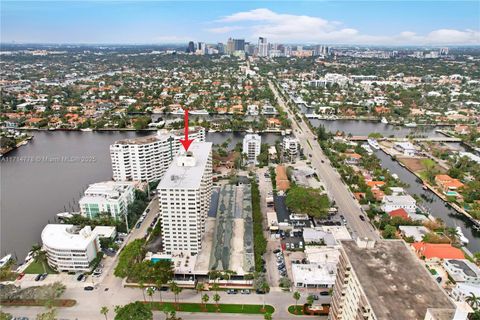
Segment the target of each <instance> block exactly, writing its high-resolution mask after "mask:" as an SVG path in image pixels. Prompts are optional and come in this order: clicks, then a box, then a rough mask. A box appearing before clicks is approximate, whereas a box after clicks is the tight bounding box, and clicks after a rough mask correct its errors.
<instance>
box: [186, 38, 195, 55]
mask: <svg viewBox="0 0 480 320" xmlns="http://www.w3.org/2000/svg"><path fill="white" fill-rule="evenodd" d="M193 52H195V43H194V42H193V41H190V42H189V43H188V47H187V53H193Z"/></svg>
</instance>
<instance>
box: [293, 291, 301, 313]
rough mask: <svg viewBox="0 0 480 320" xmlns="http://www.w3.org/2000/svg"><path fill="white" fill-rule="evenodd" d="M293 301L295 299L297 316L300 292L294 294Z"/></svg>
mask: <svg viewBox="0 0 480 320" xmlns="http://www.w3.org/2000/svg"><path fill="white" fill-rule="evenodd" d="M293 299H295V314H297V305H298V300H300V292H298V291H295V292H294V293H293Z"/></svg>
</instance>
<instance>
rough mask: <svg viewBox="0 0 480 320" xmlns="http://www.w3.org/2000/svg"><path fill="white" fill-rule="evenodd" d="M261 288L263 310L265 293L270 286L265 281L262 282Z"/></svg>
mask: <svg viewBox="0 0 480 320" xmlns="http://www.w3.org/2000/svg"><path fill="white" fill-rule="evenodd" d="M261 289H262V291H263V308H262V310H263V311H265V295H266V294H267V292H268V291H270V286H269V285H268V283H267V281H264V282H263V283H262V286H261Z"/></svg>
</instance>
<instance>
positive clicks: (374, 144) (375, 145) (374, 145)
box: [367, 139, 380, 150]
mask: <svg viewBox="0 0 480 320" xmlns="http://www.w3.org/2000/svg"><path fill="white" fill-rule="evenodd" d="M367 142H368V144H369V145H370V147H372V148H373V149H375V150H380V146H379V145H378V142H377V140H375V139H367Z"/></svg>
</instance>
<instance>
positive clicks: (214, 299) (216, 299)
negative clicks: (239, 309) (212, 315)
mask: <svg viewBox="0 0 480 320" xmlns="http://www.w3.org/2000/svg"><path fill="white" fill-rule="evenodd" d="M213 301H215V305H216V306H217V310H219V308H218V301H220V295H219V294H218V293H215V294H214V295H213Z"/></svg>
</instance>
